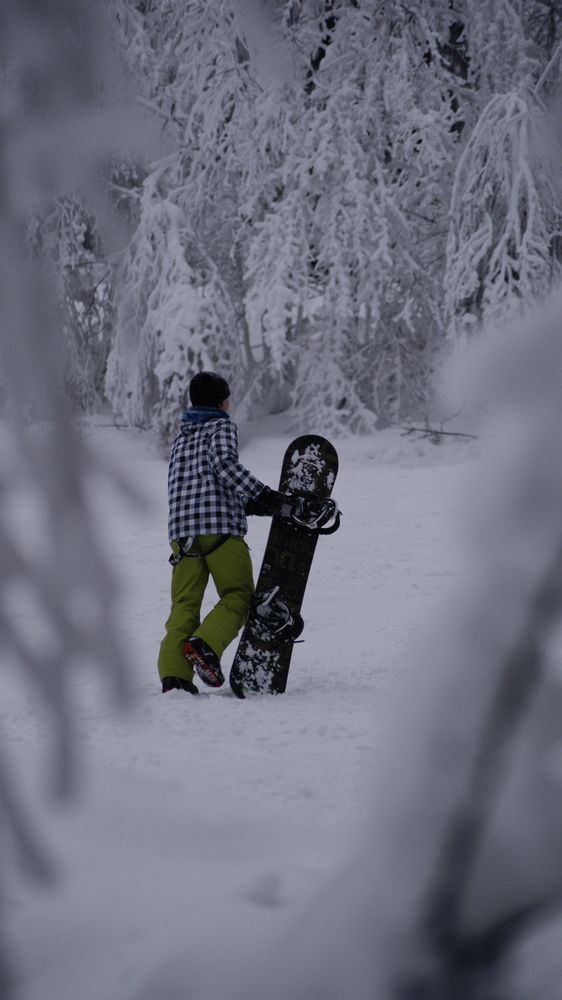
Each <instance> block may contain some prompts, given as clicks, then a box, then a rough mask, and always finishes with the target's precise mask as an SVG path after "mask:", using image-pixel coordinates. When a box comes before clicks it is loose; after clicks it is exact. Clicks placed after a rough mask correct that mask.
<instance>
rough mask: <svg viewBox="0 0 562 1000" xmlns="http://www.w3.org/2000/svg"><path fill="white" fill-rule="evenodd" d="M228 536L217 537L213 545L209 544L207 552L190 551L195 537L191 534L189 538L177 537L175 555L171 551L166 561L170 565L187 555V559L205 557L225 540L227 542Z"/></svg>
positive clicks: (174, 564)
mask: <svg viewBox="0 0 562 1000" xmlns="http://www.w3.org/2000/svg"><path fill="white" fill-rule="evenodd" d="M229 538H230V535H221V536H220V538H218V539H217V541H216V542H214V543H213V545H211V548H210V549H208V551H207V552H192V551H191V548H192V546H193V543H194V541H195V538H194V537H192V536H190V537H189V538H178V539H177V543H178V552H177V555H174V554H173V553H172V555H171V556H170V558H169V559H168V562H169V563H170V566H177V564H178V563H179V562H181V561H182V559H183V558H184V557H187V558H188V559H206V557H207V556H210V555H211V553H212V552H216V551H217V549H220V547H221V545H224V543H225V542H228V539H229Z"/></svg>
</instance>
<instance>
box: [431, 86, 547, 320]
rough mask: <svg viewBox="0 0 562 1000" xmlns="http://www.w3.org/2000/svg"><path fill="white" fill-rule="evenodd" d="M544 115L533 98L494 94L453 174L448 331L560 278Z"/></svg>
mask: <svg viewBox="0 0 562 1000" xmlns="http://www.w3.org/2000/svg"><path fill="white" fill-rule="evenodd" d="M548 124H549V122H548V117H547V115H546V114H545V109H544V107H543V105H542V103H541V101H540V100H539V99H538V98H537V97H536V95H535V94H533V93H529V92H527V93H525V92H524V91H523V92H509V93H508V94H505V95H499V94H498V95H495V96H494V97H492V98H491V100H490V102H489V103H488V105H487V106H486V107H485V108H484V110H483V112H482V114H481V116H480V119H479V121H478V123H477V125H476V128H475V129H474V131H473V132H472V134H471V136H470V138H469V139H468V141H467V143H466V145H465V148H464V150H463V153H462V156H461V158H460V160H459V164H458V167H457V171H456V178H455V186H454V190H453V197H452V201H451V229H450V234H449V241H448V247H447V269H446V272H445V288H446V305H447V311H448V315H449V321H450V326H449V329H450V333H451V336H452V337H454V338H455V339H459V338H462V337H464V336H466V335H467V334H470V332H471V331H472V330H474V329H475V328H476V327H477V326H478V325H479V324H480V323H482V322H488V321H490V322H494V321H500V320H502V319H503V318H505V317H506V316H507V315H509V314H510V313H513V312H515V311H516V309H517V307H518V305H517V304H518V303H519V304H521V305H525V304H527V303H529V302H531V301H533V300H535V299H540V298H544V297H545V295H546V294H547V293H548V292H549V290H550V289H551V288H552V287H553V285H554V284H555V283H556V282H557V281H558V280H559V278H560V275H561V274H562V258H561V256H560V252H559V245H560V244H559V240H560V231H561V227H562V206H561V204H560V193H559V190H557V187H556V186H555V182H554V178H555V176H556V175H555V173H554V172H553V166H554V164H553V155H552V152H553V151H552V148H551V144H550V137H549V131H548Z"/></svg>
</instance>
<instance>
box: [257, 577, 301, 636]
mask: <svg viewBox="0 0 562 1000" xmlns="http://www.w3.org/2000/svg"><path fill="white" fill-rule="evenodd" d="M255 602H256V603H255V610H256V619H255V622H254V626H253V631H254V633H255V636H256V638H258V639H265V640H271V639H276V640H280V641H282V642H296V641H297V639H298V637H299V635H300V634H301V632H302V630H303V628H304V622H303V620H302V617H301V615H293V614H292V613H291V611H290V609H289V606H288V605H287V604H286V602H285V601H284V600H283V597H282V595H281V592H280V588H279V587H272V588H271V590H267V591H265V592H262V593H261V594H259V595H258V594H256V597H255Z"/></svg>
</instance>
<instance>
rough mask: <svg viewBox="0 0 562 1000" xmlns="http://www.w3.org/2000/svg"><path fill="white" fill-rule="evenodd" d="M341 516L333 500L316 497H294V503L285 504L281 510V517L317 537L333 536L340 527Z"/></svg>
mask: <svg viewBox="0 0 562 1000" xmlns="http://www.w3.org/2000/svg"><path fill="white" fill-rule="evenodd" d="M341 516H342V515H341V510H340V509H339V507H338V505H337V503H336V501H335V500H331V499H318V498H317V497H304V496H303V497H295V500H294V502H292V503H287V504H285V506H284V507H283V509H282V510H281V517H285V518H287V519H288V520H291V521H292V522H293V524H296V525H298V527H299V528H307V529H308V530H309V531H316V532H318V534H319V535H333V533H334V532H335V531H337V530H338V528H339V526H340V521H341Z"/></svg>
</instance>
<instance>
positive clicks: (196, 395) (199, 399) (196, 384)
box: [189, 372, 230, 406]
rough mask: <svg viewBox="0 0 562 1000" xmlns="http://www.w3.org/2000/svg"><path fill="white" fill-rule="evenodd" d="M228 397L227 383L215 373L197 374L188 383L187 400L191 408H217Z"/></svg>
mask: <svg viewBox="0 0 562 1000" xmlns="http://www.w3.org/2000/svg"><path fill="white" fill-rule="evenodd" d="M229 396H230V388H229V386H228V382H227V381H226V379H224V378H222V376H221V375H216V374H215V372H198V373H197V375H194V376H193V378H192V379H191V382H190V383H189V398H190V400H191V402H192V404H193V406H219V405H220V404H221V403H224V401H225V399H228V397H229Z"/></svg>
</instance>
